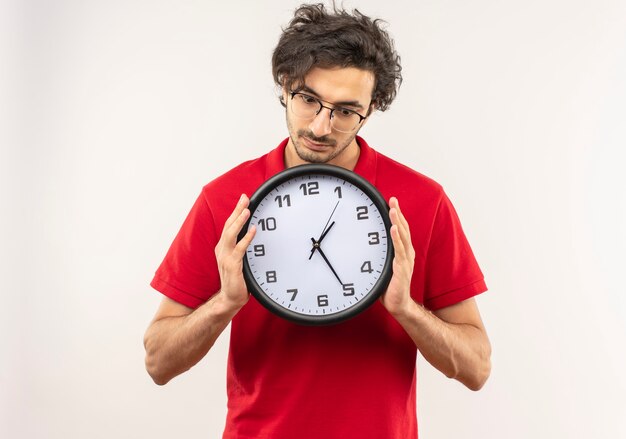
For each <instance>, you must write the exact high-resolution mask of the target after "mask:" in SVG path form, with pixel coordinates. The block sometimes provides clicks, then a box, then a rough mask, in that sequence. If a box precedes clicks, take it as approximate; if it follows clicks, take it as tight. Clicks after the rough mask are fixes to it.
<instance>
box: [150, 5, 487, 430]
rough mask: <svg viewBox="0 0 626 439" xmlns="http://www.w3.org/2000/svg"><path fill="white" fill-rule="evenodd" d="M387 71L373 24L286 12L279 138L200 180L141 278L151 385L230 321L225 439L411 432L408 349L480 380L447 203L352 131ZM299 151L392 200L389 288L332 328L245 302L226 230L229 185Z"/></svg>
mask: <svg viewBox="0 0 626 439" xmlns="http://www.w3.org/2000/svg"><path fill="white" fill-rule="evenodd" d="M400 70H401V68H400V64H399V57H398V56H397V54H396V53H395V51H394V49H393V44H392V42H391V40H390V38H389V36H388V35H387V33H386V32H385V31H383V30H382V29H381V28H380V27H379V25H378V22H377V21H372V20H371V19H370V18H368V17H366V16H364V15H362V14H360V13H359V12H358V11H354V13H353V14H350V13H348V12H346V11H342V10H334V11H331V12H328V11H327V10H326V9H325V8H324V7H323V6H322V5H303V6H301V7H300V8H299V9H298V10H296V12H295V16H294V19H293V20H292V22H291V23H290V25H289V27H288V28H287V29H285V30H284V32H283V34H282V36H281V38H280V41H279V44H278V46H277V47H276V49H275V51H274V56H273V73H274V78H275V81H276V82H277V84H279V85H280V86H281V87H282V96H281V103H282V104H283V105H284V106H285V107H286V118H287V127H288V131H289V137H288V138H287V139H285V140H284V141H283V142H281V143H280V145H279V146H278V147H277V148H276V149H274V150H273V151H271V152H269V153H268V154H266V155H264V156H262V157H260V158H258V159H256V160H251V161H249V162H245V163H243V164H241V165H240V166H238V167H236V168H234V169H233V170H231V171H229V172H227V173H226V174H224V175H222V176H220V177H218V178H217V179H215V180H213V181H212V182H210V183H209V184H207V185H206V186H205V187H204V188H203V190H202V193H201V194H200V196H199V198H198V199H197V201H196V203H195V204H194V206H193V208H192V210H191V212H190V213H189V216H188V217H187V219H186V220H185V222H184V224H183V226H182V228H181V230H180V232H179V234H178V235H177V237H176V239H175V240H174V242H173V244H172V246H171V248H170V250H169V252H168V253H167V256H166V257H165V260H164V261H163V263H162V264H161V266H160V267H159V269H158V271H157V272H156V275H155V277H154V279H153V281H152V286H153V287H154V288H155V289H157V290H158V291H160V292H161V293H163V294H164V295H165V297H164V299H163V302H162V303H161V306H160V307H159V309H158V311H157V313H156V316H155V317H154V320H153V321H152V322H151V324H150V327H149V328H148V330H147V331H146V335H145V347H146V367H147V369H148V372H149V374H150V375H151V376H152V378H153V379H154V381H155V382H156V383H157V384H165V383H167V382H168V381H169V380H171V379H172V378H173V377H175V376H177V375H179V374H181V373H183V372H185V371H186V370H188V369H189V368H191V367H192V366H193V365H195V364H196V363H197V362H198V361H200V360H201V359H202V358H203V357H204V356H205V355H206V353H207V352H208V351H209V350H210V349H211V347H212V346H213V344H214V342H215V340H216V339H217V337H218V336H219V335H220V333H221V332H222V331H223V330H224V328H225V327H226V326H227V325H228V324H229V323H231V322H232V327H231V340H230V353H229V359H228V376H227V382H228V389H227V392H228V416H227V420H226V429H225V431H224V437H225V438H300V439H303V438H326V439H327V438H352V437H358V438H403V439H404V438H411V437H413V438H415V437H417V420H416V389H415V384H416V355H417V350H419V351H421V353H422V355H423V356H424V357H425V358H426V359H427V360H428V361H429V362H430V363H431V364H432V365H433V366H434V367H436V368H437V369H438V370H440V371H441V372H443V373H444V374H445V375H446V376H448V377H451V378H455V379H457V380H459V381H460V382H462V383H463V384H464V385H466V386H467V387H468V388H470V389H473V390H478V389H480V388H481V387H482V385H483V384H484V382H485V381H486V379H487V377H488V376H489V372H490V344H489V340H488V338H487V335H486V332H485V329H484V327H483V324H482V322H481V318H480V314H479V312H478V309H477V306H476V303H475V301H474V299H473V297H474V296H475V295H477V294H480V293H482V292H483V291H485V290H486V286H485V283H484V281H483V275H482V273H481V271H480V269H479V267H478V264H477V263H476V261H475V259H474V256H473V254H472V251H471V248H470V246H469V244H468V243H467V240H466V239H465V236H464V234H463V231H462V229H461V225H460V223H459V220H458V218H457V215H456V213H455V211H454V208H453V207H452V205H451V203H450V201H449V200H448V198H447V197H446V195H445V193H444V192H443V190H442V188H441V186H440V185H438V184H437V183H435V182H434V181H432V180H430V179H428V178H427V177H425V176H423V175H421V174H419V173H417V172H415V171H413V170H411V169H409V168H407V167H405V166H403V165H401V164H399V163H397V162H394V161H393V160H391V159H389V158H387V157H385V156H383V155H382V154H379V153H378V152H376V151H374V150H373V149H372V148H371V147H369V146H368V144H367V143H366V142H365V140H364V139H362V138H361V137H358V136H357V133H358V132H359V130H360V129H361V128H362V127H363V126H364V125H365V124H366V123H367V120H368V117H369V115H370V114H371V113H372V112H373V111H375V110H380V111H384V110H385V109H386V108H387V107H388V105H389V104H390V103H391V101H392V100H393V98H394V97H395V93H396V90H397V87H398V86H399V83H400V82H401V76H400ZM339 113H341V114H339ZM304 163H329V164H334V165H338V166H342V167H344V168H346V169H350V170H353V171H354V172H356V173H357V174H360V175H361V176H363V177H365V178H366V179H367V180H369V181H370V182H371V183H372V184H374V185H375V186H376V187H377V189H378V190H379V191H380V192H381V194H382V195H383V196H384V197H385V199H387V200H389V204H390V208H391V209H390V217H391V222H392V224H393V226H392V230H391V235H392V239H393V245H394V249H395V258H394V262H393V276H392V279H391V282H390V284H389V287H388V289H387V290H386V292H385V293H384V294H383V296H382V297H381V299H380V301H379V302H378V303H375V304H374V305H373V306H372V307H370V308H369V309H368V310H366V311H365V312H363V313H361V314H360V315H358V316H357V317H355V318H353V319H351V320H348V321H346V322H343V323H341V324H338V325H333V326H326V327H305V326H299V325H296V324H293V323H291V322H288V321H285V320H283V319H280V318H279V317H276V316H274V315H272V314H271V313H270V312H268V311H267V310H266V309H265V308H263V307H262V306H261V305H259V303H258V302H256V300H254V299H252V300H249V293H248V291H247V289H246V285H245V283H244V280H243V275H242V258H243V256H244V253H245V251H246V248H247V246H248V245H249V244H250V242H251V240H252V238H253V236H254V233H255V230H254V228H253V227H252V228H251V229H250V231H249V232H248V233H247V234H246V236H245V237H244V238H243V239H242V240H241V241H239V242H237V235H238V233H239V232H240V230H241V228H242V226H243V225H244V223H245V222H246V220H247V218H248V216H249V211H248V209H247V204H248V198H247V196H246V195H242V194H251V193H252V192H254V191H255V190H256V189H257V188H258V187H259V186H260V185H261V184H262V183H263V182H264V181H265V180H267V179H268V178H269V177H271V176H272V175H274V174H276V173H278V172H280V171H282V170H283V169H285V168H289V167H292V166H296V165H299V164H304ZM237 200H238V201H237ZM233 206H235V207H234V210H233Z"/></svg>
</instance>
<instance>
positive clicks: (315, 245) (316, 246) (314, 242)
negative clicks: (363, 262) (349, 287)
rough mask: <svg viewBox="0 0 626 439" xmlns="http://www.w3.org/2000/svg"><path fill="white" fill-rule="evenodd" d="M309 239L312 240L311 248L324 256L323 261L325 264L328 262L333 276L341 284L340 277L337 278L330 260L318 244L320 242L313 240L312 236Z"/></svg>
mask: <svg viewBox="0 0 626 439" xmlns="http://www.w3.org/2000/svg"><path fill="white" fill-rule="evenodd" d="M311 241H313V250H315V249H317V251H318V252H319V253H320V255H322V258H324V261H326V264H328V266H329V267H330V270H331V271H332V272H333V274H334V275H335V277H336V278H337V280H338V281H339V283H340V284H341V286H343V282H341V279H339V275H338V274H337V272H336V271H335V269H334V268H333V266H332V265H331V264H330V261H329V260H328V258H327V257H326V255H325V254H324V252H323V251H322V248H321V247H320V245H319V244H320V243H319V241H315V239H313V238H311Z"/></svg>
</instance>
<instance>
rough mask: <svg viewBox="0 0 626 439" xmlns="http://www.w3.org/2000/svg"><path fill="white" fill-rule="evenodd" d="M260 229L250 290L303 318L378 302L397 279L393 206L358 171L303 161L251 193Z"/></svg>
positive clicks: (341, 314) (247, 263)
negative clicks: (393, 278)
mask: <svg viewBox="0 0 626 439" xmlns="http://www.w3.org/2000/svg"><path fill="white" fill-rule="evenodd" d="M250 211H251V215H250V219H249V221H248V223H247V224H246V226H245V227H244V229H243V230H242V233H241V235H240V236H243V235H244V234H245V233H246V231H247V230H248V227H249V226H250V225H251V224H254V225H255V226H256V229H257V231H256V235H255V237H254V239H253V241H252V243H251V244H250V246H249V247H248V250H247V252H246V256H245V257H244V278H245V280H246V284H247V286H248V289H249V291H250V292H251V293H252V294H253V295H254V296H255V297H256V299H257V300H259V302H260V303H261V304H263V305H264V306H265V307H266V308H268V309H269V310H270V311H272V312H274V313H275V314H277V315H279V316H281V317H284V318H287V319H289V320H291V321H294V322H297V323H303V324H313V325H315V324H320V325H321V324H331V323H337V322H339V321H342V320H345V319H347V318H350V317H353V316H354V315H356V314H358V313H359V312H361V311H363V310H364V309H365V308H367V307H368V306H369V305H371V304H372V303H373V302H374V301H375V300H376V299H377V298H378V297H379V296H380V294H381V293H383V292H384V290H385V289H386V288H387V285H388V283H389V280H390V278H391V263H392V260H393V247H392V242H391V236H390V233H389V229H390V227H391V223H390V221H389V215H388V206H387V204H386V203H385V201H384V199H383V198H382V196H381V195H380V194H379V193H378V191H377V190H376V189H375V188H374V187H373V186H372V185H371V184H370V183H368V182H367V181H366V180H365V179H363V178H362V177H360V176H358V175H357V174H355V173H353V172H350V171H347V170H345V169H343V168H339V167H336V166H332V165H302V166H297V167H293V168H290V169H287V170H285V171H283V172H281V173H280V174H277V175H276V176H274V177H272V178H271V179H270V180H268V181H267V182H265V183H264V184H263V185H262V186H261V187H260V188H259V189H258V190H257V191H256V192H255V193H254V195H253V196H252V197H251V198H250Z"/></svg>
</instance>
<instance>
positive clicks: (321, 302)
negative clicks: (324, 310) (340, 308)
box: [317, 294, 328, 306]
mask: <svg viewBox="0 0 626 439" xmlns="http://www.w3.org/2000/svg"><path fill="white" fill-rule="evenodd" d="M317 306H328V295H326V294H322V295H320V296H317Z"/></svg>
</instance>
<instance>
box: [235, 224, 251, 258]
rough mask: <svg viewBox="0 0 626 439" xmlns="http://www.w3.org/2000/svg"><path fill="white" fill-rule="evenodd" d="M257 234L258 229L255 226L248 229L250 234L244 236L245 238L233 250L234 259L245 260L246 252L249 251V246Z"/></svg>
mask: <svg viewBox="0 0 626 439" xmlns="http://www.w3.org/2000/svg"><path fill="white" fill-rule="evenodd" d="M255 234H256V227H255V226H254V225H251V226H250V228H249V229H248V232H247V233H246V234H245V235H244V237H243V238H241V241H239V242H238V243H237V245H236V246H235V248H234V249H233V258H235V259H243V257H244V255H245V254H246V250H247V249H248V246H249V245H250V243H251V242H252V240H253V239H254V235H255Z"/></svg>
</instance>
